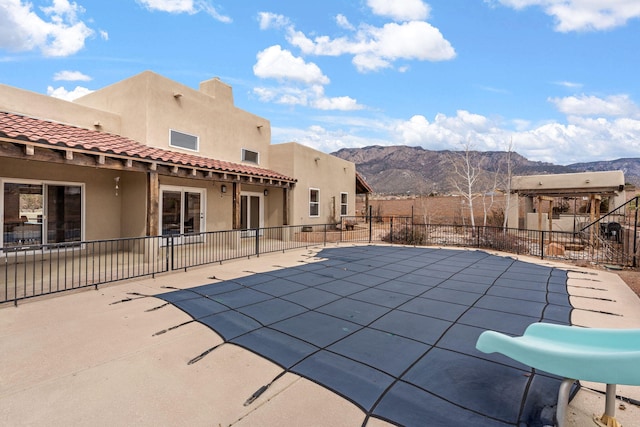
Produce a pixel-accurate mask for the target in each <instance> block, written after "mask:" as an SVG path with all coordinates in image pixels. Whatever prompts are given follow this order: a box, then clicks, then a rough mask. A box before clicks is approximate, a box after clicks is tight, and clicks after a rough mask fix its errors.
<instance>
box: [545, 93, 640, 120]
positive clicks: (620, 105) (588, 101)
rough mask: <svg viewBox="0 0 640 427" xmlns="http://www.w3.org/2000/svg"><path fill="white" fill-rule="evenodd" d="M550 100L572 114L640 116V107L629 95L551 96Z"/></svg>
mask: <svg viewBox="0 0 640 427" xmlns="http://www.w3.org/2000/svg"><path fill="white" fill-rule="evenodd" d="M549 101H550V102H552V103H553V104H555V105H556V108H558V110H559V111H560V112H562V113H564V114H567V115H570V116H571V115H577V116H607V117H610V116H628V117H640V107H638V106H637V105H636V104H635V103H634V102H633V101H632V100H631V99H630V98H629V96H628V95H612V96H608V97H606V98H599V97H597V96H587V95H580V96H568V97H565V98H549Z"/></svg>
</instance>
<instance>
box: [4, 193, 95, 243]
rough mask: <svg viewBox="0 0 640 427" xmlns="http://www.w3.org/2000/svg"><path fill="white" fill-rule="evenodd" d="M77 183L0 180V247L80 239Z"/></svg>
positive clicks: (80, 214)
mask: <svg viewBox="0 0 640 427" xmlns="http://www.w3.org/2000/svg"><path fill="white" fill-rule="evenodd" d="M82 189H83V186H82V185H81V184H75V185H73V184H62V183H53V182H38V181H22V182H19V181H18V182H4V183H2V194H1V195H0V206H2V212H1V215H0V216H1V217H2V237H1V238H0V248H2V247H5V248H25V249H26V248H29V247H33V246H37V245H42V244H53V243H64V244H68V243H71V242H80V241H81V240H82V228H83V220H82V217H83V208H82V205H83V202H82V192H83V191H82Z"/></svg>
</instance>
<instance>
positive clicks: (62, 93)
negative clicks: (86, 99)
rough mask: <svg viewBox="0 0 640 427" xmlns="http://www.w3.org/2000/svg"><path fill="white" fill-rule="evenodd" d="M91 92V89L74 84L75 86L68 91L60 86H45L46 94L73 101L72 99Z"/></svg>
mask: <svg viewBox="0 0 640 427" xmlns="http://www.w3.org/2000/svg"><path fill="white" fill-rule="evenodd" d="M91 92H93V91H92V90H91V89H87V88H86V87H81V86H76V88H75V89H73V90H71V91H68V90H67V89H65V88H64V87H62V86H60V87H58V88H54V87H53V86H48V87H47V95H49V96H52V97H54V98H60V99H64V100H66V101H73V100H74V99H78V98H80V97H81V96H85V95H87V94H89V93H91Z"/></svg>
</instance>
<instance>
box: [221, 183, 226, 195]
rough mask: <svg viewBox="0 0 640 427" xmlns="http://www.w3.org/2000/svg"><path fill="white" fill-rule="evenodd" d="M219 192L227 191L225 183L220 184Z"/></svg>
mask: <svg viewBox="0 0 640 427" xmlns="http://www.w3.org/2000/svg"><path fill="white" fill-rule="evenodd" d="M220 192H222V193H226V192H227V186H226V185H224V184H222V185H221V186H220Z"/></svg>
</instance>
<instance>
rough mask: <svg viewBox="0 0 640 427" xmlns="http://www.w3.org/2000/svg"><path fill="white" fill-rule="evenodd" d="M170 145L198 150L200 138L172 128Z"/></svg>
mask: <svg viewBox="0 0 640 427" xmlns="http://www.w3.org/2000/svg"><path fill="white" fill-rule="evenodd" d="M169 145H170V146H171V147H176V148H182V149H184V150H189V151H198V150H199V138H198V137H197V136H195V135H189V134H188V133H184V132H179V131H177V130H173V129H171V130H170V132H169Z"/></svg>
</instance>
